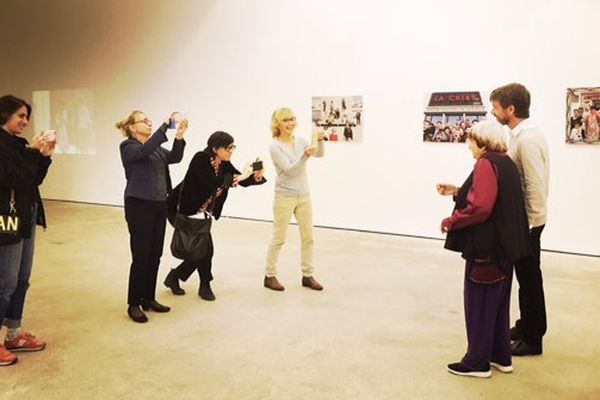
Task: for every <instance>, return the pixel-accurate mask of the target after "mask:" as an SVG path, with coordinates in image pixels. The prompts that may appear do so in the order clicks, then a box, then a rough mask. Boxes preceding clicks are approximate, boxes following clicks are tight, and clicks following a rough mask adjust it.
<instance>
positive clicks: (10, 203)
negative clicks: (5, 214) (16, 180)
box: [8, 189, 17, 214]
mask: <svg viewBox="0 0 600 400" xmlns="http://www.w3.org/2000/svg"><path fill="white" fill-rule="evenodd" d="M15 204H16V201H15V191H14V189H11V190H10V200H9V201H8V206H9V212H10V213H12V214H16V213H17V208H16V207H15Z"/></svg>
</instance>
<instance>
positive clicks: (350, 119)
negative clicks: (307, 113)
mask: <svg viewBox="0 0 600 400" xmlns="http://www.w3.org/2000/svg"><path fill="white" fill-rule="evenodd" d="M362 113H363V100H362V96H320V97H313V98H312V124H313V129H314V130H317V129H323V130H324V131H325V140H327V141H329V142H362V139H363V124H362Z"/></svg>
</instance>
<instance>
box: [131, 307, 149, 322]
mask: <svg viewBox="0 0 600 400" xmlns="http://www.w3.org/2000/svg"><path fill="white" fill-rule="evenodd" d="M127 315H129V318H131V319H132V320H134V321H135V322H139V323H144V322H148V317H146V314H144V312H143V311H142V310H140V306H129V307H127Z"/></svg>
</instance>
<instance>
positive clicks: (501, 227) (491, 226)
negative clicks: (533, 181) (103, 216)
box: [444, 153, 530, 262]
mask: <svg viewBox="0 0 600 400" xmlns="http://www.w3.org/2000/svg"><path fill="white" fill-rule="evenodd" d="M483 157H485V158H487V159H488V160H490V161H491V163H492V166H493V167H494V170H495V172H496V177H497V180H498V195H497V197H496V202H495V204H494V210H493V211H492V214H491V216H490V217H489V218H488V219H487V220H485V221H484V222H482V223H479V224H475V225H471V226H467V227H464V228H461V229H456V230H451V231H450V232H448V235H447V236H446V242H445V244H444V247H445V248H446V249H449V250H454V251H460V252H462V256H463V257H464V258H465V259H473V258H475V257H490V256H491V257H496V258H497V259H500V258H502V259H505V258H508V259H510V260H511V261H513V262H515V261H517V260H519V259H520V258H522V257H524V256H526V255H528V254H529V253H530V240H529V227H528V225H527V224H528V222H527V212H526V211H525V202H524V200H523V191H522V188H521V178H520V176H519V171H518V170H517V167H516V166H515V164H514V162H513V161H512V160H511V159H510V157H503V156H499V155H497V154H493V153H486V154H485V155H484V156H483ZM472 184H473V173H472V172H471V174H470V175H469V177H468V178H467V180H466V181H465V182H464V183H463V184H462V186H461V187H460V190H459V192H458V195H457V196H456V198H455V202H456V206H455V209H459V210H460V209H463V208H465V207H466V206H467V194H468V193H469V190H470V188H471V185H472Z"/></svg>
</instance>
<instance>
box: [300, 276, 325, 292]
mask: <svg viewBox="0 0 600 400" xmlns="http://www.w3.org/2000/svg"><path fill="white" fill-rule="evenodd" d="M302 286H304V287H307V288H311V289H312V290H323V286H322V285H321V284H320V283H319V282H317V280H316V279H315V277H314V276H303V277H302Z"/></svg>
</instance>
